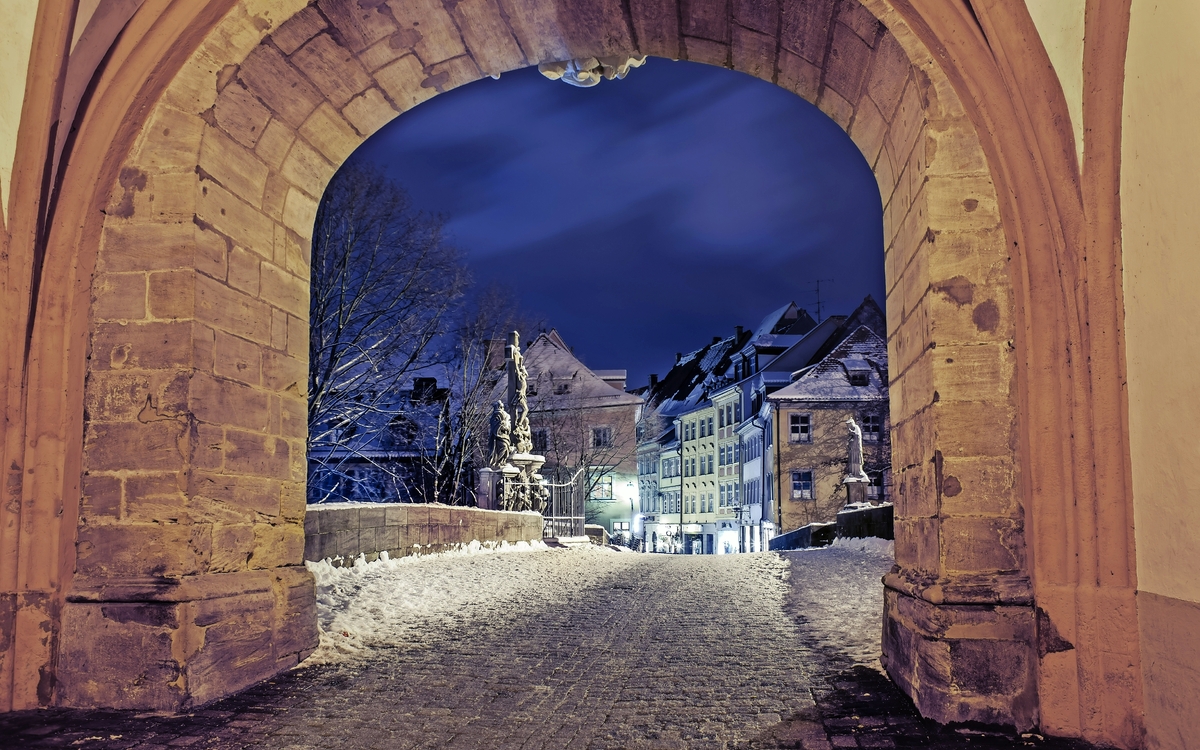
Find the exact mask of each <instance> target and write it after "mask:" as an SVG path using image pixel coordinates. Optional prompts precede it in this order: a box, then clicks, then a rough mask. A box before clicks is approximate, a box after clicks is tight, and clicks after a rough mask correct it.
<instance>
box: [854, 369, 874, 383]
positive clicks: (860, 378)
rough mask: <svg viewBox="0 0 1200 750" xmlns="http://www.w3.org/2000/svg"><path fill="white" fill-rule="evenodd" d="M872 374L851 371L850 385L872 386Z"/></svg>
mask: <svg viewBox="0 0 1200 750" xmlns="http://www.w3.org/2000/svg"><path fill="white" fill-rule="evenodd" d="M870 384H871V373H870V371H869V370H850V385H870Z"/></svg>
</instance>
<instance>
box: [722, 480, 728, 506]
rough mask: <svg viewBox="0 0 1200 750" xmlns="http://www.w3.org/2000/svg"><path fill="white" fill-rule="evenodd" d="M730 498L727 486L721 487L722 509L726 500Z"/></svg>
mask: <svg viewBox="0 0 1200 750" xmlns="http://www.w3.org/2000/svg"><path fill="white" fill-rule="evenodd" d="M728 496H729V490H728V489H727V488H726V486H725V485H721V507H722V508H724V507H725V500H726V498H727V497H728Z"/></svg>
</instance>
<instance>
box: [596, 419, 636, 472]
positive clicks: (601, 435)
mask: <svg viewBox="0 0 1200 750" xmlns="http://www.w3.org/2000/svg"><path fill="white" fill-rule="evenodd" d="M592 447H593V448H611V447H612V428H611V427H593V428H592ZM626 465H628V464H626Z"/></svg>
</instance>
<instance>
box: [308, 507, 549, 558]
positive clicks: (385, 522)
mask: <svg viewBox="0 0 1200 750" xmlns="http://www.w3.org/2000/svg"><path fill="white" fill-rule="evenodd" d="M541 538H542V517H541V515H540V514H538V513H515V512H508V511H499V510H480V509H479V508H460V507H454V506H450V505H412V504H407V503H387V504H375V503H371V504H366V503H333V504H329V505H310V506H309V508H308V513H307V514H306V515H305V517H304V559H305V560H314V561H315V560H325V559H332V560H334V561H335V562H339V558H340V559H341V561H347V562H349V561H352V560H354V559H355V558H357V557H358V556H359V555H364V556H365V557H366V559H367V561H368V562H370V561H373V560H377V559H378V558H379V553H381V552H387V553H388V556H389V557H402V556H404V555H421V554H429V553H432V552H442V551H445V550H449V549H456V548H458V547H461V546H462V545H464V544H469V543H470V542H472V541H478V542H481V543H484V544H487V543H489V542H491V543H495V542H509V543H513V542H533V541H540V540H541Z"/></svg>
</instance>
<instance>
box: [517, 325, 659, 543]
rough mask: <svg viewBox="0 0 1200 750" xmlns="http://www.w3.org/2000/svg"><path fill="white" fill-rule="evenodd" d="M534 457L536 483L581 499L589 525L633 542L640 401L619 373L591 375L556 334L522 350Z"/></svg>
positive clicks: (637, 504)
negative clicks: (567, 489)
mask: <svg viewBox="0 0 1200 750" xmlns="http://www.w3.org/2000/svg"><path fill="white" fill-rule="evenodd" d="M525 368H526V370H527V371H528V387H527V392H528V395H529V426H530V430H531V432H532V438H533V452H534V453H535V454H540V455H543V456H545V457H546V464H545V466H543V467H542V472H541V473H542V475H543V476H544V477H546V479H547V480H549V481H550V482H552V483H555V484H568V483H569V484H573V485H574V486H575V487H576V488H577V491H580V492H583V493H584V494H585V498H586V499H585V503H584V510H585V514H586V520H587V523H595V524H600V525H602V526H604V527H605V529H607V531H608V533H609V534H610V536H612V537H614V538H620V539H623V540H625V541H632V540H633V538H634V537H633V532H634V523H635V522H636V520H637V516H638V514H639V512H640V503H641V498H640V495H639V487H638V483H639V481H640V479H641V475H640V474H639V472H638V468H639V463H638V452H637V437H636V434H635V428H636V425H637V421H638V415H639V412H640V410H641V406H642V398H641V397H639V396H635V395H633V394H631V393H626V392H625V390H624V387H625V372H624V371H623V370H595V371H593V370H591V369H589V368H588V367H587V366H586V365H584V364H583V362H581V361H579V359H578V358H576V357H575V355H574V353H573V352H572V351H571V347H570V346H568V345H567V343H566V342H565V341H563V339H562V337H561V336H560V335H559V334H558V332H557V331H555V330H551V331H549V332H548V333H542V334H539V335H538V336H537V337H536V338H534V340H533V341H531V342H530V343H529V346H528V348H527V349H526V350H525Z"/></svg>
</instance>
